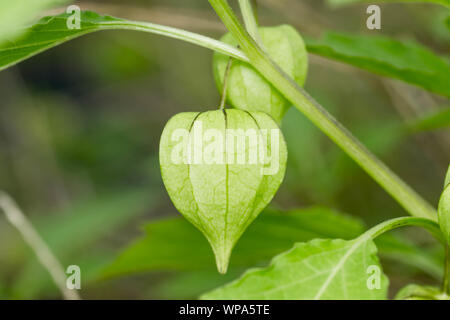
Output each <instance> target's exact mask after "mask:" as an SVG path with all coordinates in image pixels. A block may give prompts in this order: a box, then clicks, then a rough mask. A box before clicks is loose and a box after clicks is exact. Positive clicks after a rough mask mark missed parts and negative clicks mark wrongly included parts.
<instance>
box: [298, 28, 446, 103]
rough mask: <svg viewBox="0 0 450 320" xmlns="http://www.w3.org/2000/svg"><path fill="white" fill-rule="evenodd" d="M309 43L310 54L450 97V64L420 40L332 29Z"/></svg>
mask: <svg viewBox="0 0 450 320" xmlns="http://www.w3.org/2000/svg"><path fill="white" fill-rule="evenodd" d="M306 43H307V48H308V52H310V53H314V54H317V55H321V56H324V57H326V58H330V59H334V60H338V61H341V62H344V63H348V64H351V65H353V66H356V67H359V68H361V69H365V70H368V71H370V72H374V73H376V74H379V75H382V76H386V77H391V78H396V79H400V80H403V81H405V82H408V83H411V84H414V85H416V86H419V87H422V88H424V89H426V90H429V91H432V92H435V93H439V94H441V95H444V96H447V97H450V86H449V85H448V83H450V66H449V64H448V63H447V62H446V61H445V60H444V59H442V58H440V57H439V56H437V55H435V54H434V53H433V52H431V51H430V50H428V49H427V48H425V47H424V46H422V45H420V44H418V43H416V42H412V41H409V42H400V41H398V40H395V39H392V38H388V37H383V36H361V35H350V34H342V33H334V32H329V33H326V34H325V35H324V36H323V37H321V38H320V39H316V40H311V39H310V40H307V42H306Z"/></svg>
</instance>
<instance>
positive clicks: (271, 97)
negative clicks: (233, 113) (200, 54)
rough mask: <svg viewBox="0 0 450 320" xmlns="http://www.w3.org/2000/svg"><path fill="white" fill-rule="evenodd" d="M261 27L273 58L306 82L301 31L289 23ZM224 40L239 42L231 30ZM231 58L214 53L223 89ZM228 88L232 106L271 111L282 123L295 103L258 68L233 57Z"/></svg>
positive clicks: (217, 73) (294, 76)
mask: <svg viewBox="0 0 450 320" xmlns="http://www.w3.org/2000/svg"><path fill="white" fill-rule="evenodd" d="M258 30H259V34H260V37H261V40H262V43H263V45H264V48H265V50H266V51H267V53H268V54H269V56H270V57H271V58H272V60H273V61H274V62H275V63H277V64H278V65H279V66H280V67H281V69H283V71H284V72H286V73H287V74H288V75H289V76H291V77H292V78H293V79H294V80H295V82H297V83H298V84H299V85H300V86H303V84H304V83H305V79H306V73H307V69H308V56H307V52H306V48H305V44H304V42H303V39H302V37H301V36H300V34H299V33H298V32H297V31H296V30H295V29H294V28H293V27H291V26H289V25H281V26H276V27H261V28H259V29H258ZM221 41H223V42H226V43H228V44H231V45H233V46H237V44H238V43H237V41H236V40H235V39H234V38H233V36H232V35H231V34H230V33H227V34H225V35H224V36H223V37H222V39H221ZM228 61H229V57H228V56H226V55H223V54H221V53H217V52H216V53H214V58H213V70H214V78H215V80H216V84H217V87H218V88H219V90H220V91H222V83H223V79H224V75H225V70H226V67H227V64H228ZM227 91H228V92H227V101H228V103H229V104H230V105H231V106H233V107H235V108H237V109H244V110H247V111H262V112H265V113H268V114H270V115H271V116H272V117H273V118H274V119H275V120H276V121H277V123H278V124H280V123H281V119H282V118H283V116H284V114H285V113H286V111H287V109H288V108H289V107H290V105H291V104H290V103H289V101H288V100H286V99H285V98H284V97H283V96H282V95H281V94H280V93H279V92H278V90H277V89H275V88H274V87H273V86H272V85H271V84H270V83H269V82H267V81H266V80H265V79H264V78H263V77H262V76H261V75H260V74H259V73H258V71H256V70H255V69H254V68H253V67H251V66H250V65H249V64H248V63H246V62H242V61H239V60H233V63H232V65H231V69H230V73H229V78H228V89H227Z"/></svg>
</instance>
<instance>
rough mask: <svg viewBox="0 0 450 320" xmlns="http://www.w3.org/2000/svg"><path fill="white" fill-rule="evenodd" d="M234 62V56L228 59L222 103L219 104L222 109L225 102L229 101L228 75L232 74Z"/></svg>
mask: <svg viewBox="0 0 450 320" xmlns="http://www.w3.org/2000/svg"><path fill="white" fill-rule="evenodd" d="M232 63H233V58H231V57H230V58H229V59H228V63H227V68H226V70H225V75H224V76H223V82H222V83H223V88H222V96H221V97H220V105H219V109H220V110H223V109H224V108H225V103H226V102H227V89H228V77H229V75H230V70H231V64H232Z"/></svg>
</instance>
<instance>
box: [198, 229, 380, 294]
mask: <svg viewBox="0 0 450 320" xmlns="http://www.w3.org/2000/svg"><path fill="white" fill-rule="evenodd" d="M376 252H377V248H376V246H375V244H374V243H373V242H372V240H371V239H370V238H369V239H368V238H367V237H358V238H356V239H355V240H350V241H345V240H323V239H315V240H312V241H310V242H307V243H297V244H295V245H294V247H293V248H292V249H291V250H289V251H287V252H285V253H282V254H280V255H279V256H277V257H275V258H274V259H273V260H272V262H271V264H270V265H269V266H268V267H267V268H264V269H253V270H250V271H248V272H246V273H245V274H244V275H243V276H242V277H241V278H240V279H238V280H236V281H234V282H232V283H230V284H228V285H225V286H224V287H221V288H218V289H216V290H214V291H212V292H209V293H207V294H205V295H203V296H202V297H201V298H202V299H245V300H247V299H258V300H259V299H261V300H264V299H270V300H273V299H291V300H294V299H295V300H297V299H300V300H303V299H307V300H312V299H314V300H318V299H326V300H330V299H333V300H335V299H339V300H340V299H345V300H353V299H361V300H365V299H370V300H378V299H386V295H387V287H388V282H389V281H388V279H387V277H386V276H385V275H384V274H383V273H382V271H381V266H380V264H379V261H378V258H377V256H376ZM370 267H375V269H373V270H372V271H370V273H369V275H370V274H372V273H373V272H374V270H378V271H375V272H379V274H378V275H379V277H381V279H380V281H379V286H378V284H375V286H376V287H370V286H369V284H368V278H369V275H368V270H370V269H369V268H370ZM305 288H307V290H305Z"/></svg>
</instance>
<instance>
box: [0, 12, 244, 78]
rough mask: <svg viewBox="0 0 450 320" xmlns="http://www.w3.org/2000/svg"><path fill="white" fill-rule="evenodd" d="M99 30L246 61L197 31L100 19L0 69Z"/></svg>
mask: <svg viewBox="0 0 450 320" xmlns="http://www.w3.org/2000/svg"><path fill="white" fill-rule="evenodd" d="M54 18H58V16H55V17H54ZM82 23H83V21H82ZM101 30H134V31H143V32H148V33H153V34H158V35H161V36H165V37H169V38H173V39H178V40H182V41H186V42H189V43H192V44H195V45H198V46H201V47H204V48H208V49H211V50H214V51H217V52H220V53H223V54H226V55H228V56H230V57H233V58H234V59H238V60H242V61H245V62H248V61H249V60H248V58H247V56H246V55H245V54H244V53H243V52H242V51H241V50H239V49H237V48H236V47H234V46H232V45H229V44H227V43H224V42H221V41H218V40H216V39H213V38H210V37H206V36H203V35H201V34H198V33H194V32H190V31H186V30H183V29H178V28H173V27H168V26H164V25H160V24H156V23H150V22H141V21H131V20H117V21H102V22H97V23H96V24H95V26H94V27H91V28H85V29H83V30H82V32H79V33H74V34H72V35H69V36H67V37H65V38H64V40H62V41H53V42H49V43H48V45H47V46H45V47H42V48H41V49H40V50H39V51H36V52H33V53H31V54H30V55H27V56H25V57H22V58H20V59H18V60H14V61H12V62H10V63H7V64H4V65H0V71H2V70H4V69H6V68H9V67H11V66H13V65H15V64H17V63H19V62H21V61H23V60H25V59H28V58H30V57H31V56H33V55H35V54H38V53H40V52H42V51H44V50H48V49H50V48H52V47H55V46H57V45H59V44H61V43H63V42H66V41H69V40H72V39H75V38H78V37H80V36H82V35H86V34H89V33H93V32H97V31H101ZM12 49H17V48H16V47H13V46H2V47H0V54H2V53H5V52H7V51H10V50H12Z"/></svg>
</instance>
